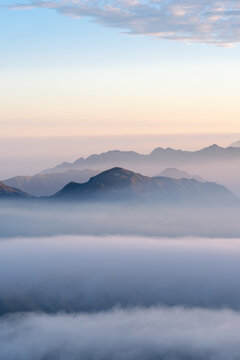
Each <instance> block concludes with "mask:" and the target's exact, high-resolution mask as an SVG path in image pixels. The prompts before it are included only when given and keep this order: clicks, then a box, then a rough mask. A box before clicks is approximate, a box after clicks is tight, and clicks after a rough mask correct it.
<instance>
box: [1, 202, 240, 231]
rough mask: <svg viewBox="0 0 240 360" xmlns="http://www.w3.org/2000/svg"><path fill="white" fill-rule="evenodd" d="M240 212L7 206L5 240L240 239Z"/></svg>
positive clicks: (146, 207) (141, 206) (230, 209)
mask: <svg viewBox="0 0 240 360" xmlns="http://www.w3.org/2000/svg"><path fill="white" fill-rule="evenodd" d="M239 219H240V207H239V206H233V207H227V206H226V207H218V208H216V207H212V206H211V204H210V206H209V207H202V206H197V205H196V206H195V207H193V206H192V207H190V206H177V205H176V206H171V207H170V206H162V207H161V206H156V205H150V204H149V205H147V204H145V205H144V204H138V205H136V204H135V205H134V204H128V205H120V204H119V203H118V204H117V203H115V204H113V203H112V204H111V203H108V204H103V203H96V204H87V203H82V204H78V205H77V204H75V203H68V204H63V203H55V204H54V203H43V204H42V203H39V202H34V201H33V202H31V201H29V202H16V203H15V202H10V201H9V202H2V203H1V205H0V237H1V236H2V237H3V236H5V237H8V236H10V237H11V236H49V235H56V234H89V235H105V234H121V235H123V234H125V235H126V234H133V235H135V234H137V235H141V236H167V237H176V236H200V237H239V236H240V221H239Z"/></svg>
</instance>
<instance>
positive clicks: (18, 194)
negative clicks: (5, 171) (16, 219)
mask: <svg viewBox="0 0 240 360" xmlns="http://www.w3.org/2000/svg"><path fill="white" fill-rule="evenodd" d="M29 197H31V196H30V195H28V194H26V193H25V192H23V191H21V190H19V189H15V188H13V187H11V186H7V185H5V184H3V183H2V182H0V199H27V198H29Z"/></svg>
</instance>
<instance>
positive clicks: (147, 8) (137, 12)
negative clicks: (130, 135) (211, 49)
mask: <svg viewBox="0 0 240 360" xmlns="http://www.w3.org/2000/svg"><path fill="white" fill-rule="evenodd" d="M10 8H12V9H28V8H47V9H53V10H56V11H57V12H59V13H60V14H63V15H66V16H71V17H74V18H81V17H90V18H92V19H93V20H94V21H95V22H97V23H99V24H102V25H105V26H110V27H115V28H119V29H123V30H124V31H126V32H127V33H130V34H133V35H146V36H152V37H155V38H159V39H166V40H173V41H185V42H188V43H203V44H215V45H221V46H234V45H235V44H237V43H239V42H240V4H239V3H238V2H237V1H229V0H213V1H209V0H201V1H198V2H196V1H194V0H170V1H167V0H148V1H146V0H112V1H106V0H103V1H100V0H94V1H92V0H91V1H89V0H54V1H43V0H42V1H29V2H28V3H23V4H14V5H12V6H11V7H10Z"/></svg>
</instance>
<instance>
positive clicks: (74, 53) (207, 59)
mask: <svg viewBox="0 0 240 360" xmlns="http://www.w3.org/2000/svg"><path fill="white" fill-rule="evenodd" d="M30 2H31V1H27V3H30ZM150 2H151V1H150ZM164 2H166V1H165V0H164ZM67 3H70V4H71V5H72V6H71V16H66V13H64V11H65V8H64V6H65V5H64V4H66V2H63V1H62V0H55V1H52V2H49V1H48V2H47V1H43V0H40V1H38V2H37V3H36V2H34V6H33V9H31V10H29V9H26V8H25V7H21V4H22V1H20V0H19V1H12V0H4V5H6V7H2V8H1V11H0V24H1V35H0V46H1V49H2V51H1V57H0V69H1V70H0V72H1V75H2V81H1V84H0V93H1V98H2V107H1V112H0V122H1V129H2V131H1V136H2V137H8V136H9V134H11V136H23V137H26V136H64V135H66V136H73V135H74V136H76V135H81V136H82V135H86V136H90V135H93V136H98V135H99V136H104V135H119V134H122V135H141V136H142V135H144V134H146V135H151V134H154V135H156V134H169V133H170V134H178V133H180V134H185V133H186V134H191V133H221V134H222V133H239V132H240V125H239V116H240V108H239V105H238V104H239V101H238V89H239V81H238V77H237V73H238V71H239V55H240V48H239V46H235V47H226V46H216V45H212V44H209V43H208V38H207V36H209V39H211V38H212V37H213V34H212V32H213V31H212V30H210V31H209V30H207V31H205V32H204V31H202V32H201V31H198V32H196V27H197V26H198V22H197V21H196V19H195V20H194V21H193V23H191V21H192V20H191V19H192V16H191V17H190V20H189V16H188V17H187V20H186V21H185V22H186V23H187V26H188V37H189V39H191V44H189V43H190V40H189V41H187V42H182V41H176V38H177V36H178V35H179V34H180V33H181V31H180V30H181V29H180V30H179V24H178V21H179V20H178V19H179V14H180V17H181V18H182V16H185V15H182V11H183V10H182V8H181V9H180V8H179V5H182V6H185V7H186V3H187V4H188V7H189V6H190V5H191V6H193V5H194V4H195V2H193V1H192V0H187V1H183V0H181V1H178V2H176V0H171V2H169V3H171V4H172V6H174V7H173V8H171V9H173V10H171V11H172V15H171V16H172V18H169V23H171V29H172V30H174V31H175V33H174V34H175V35H174V36H173V38H174V37H175V39H174V40H166V39H164V38H162V37H161V36H160V37H159V36H156V34H159V32H158V29H157V30H156V24H155V23H154V24H153V21H152V18H154V16H153V15H154V14H152V13H151V12H150V10H149V9H148V8H144V11H145V12H144V11H143V10H142V8H141V7H139V6H140V5H141V6H142V5H143V3H144V1H141V0H140V1H139V2H136V1H130V0H113V1H112V4H114V6H115V7H118V8H119V9H120V10H121V11H122V10H124V11H125V10H128V11H130V13H131V19H132V20H131V21H130V22H129V21H128V22H127V21H126V20H125V18H124V21H120V20H121V16H122V15H121V16H120V17H119V16H118V13H119V12H117V16H115V13H116V9H115V8H114V11H113V10H112V8H111V9H110V10H109V8H108V7H106V4H107V5H109V3H110V2H104V1H103V2H100V1H98V0H94V4H95V7H96V9H98V12H97V15H96V14H95V8H93V7H92V4H93V2H90V1H86V0H85V1H82V0H78V1H77V2H75V3H74V4H77V6H75V5H74V4H73V2H72V0H68V1H67ZM102 3H105V8H104V9H103V8H102V5H101V4H102ZM140 3H141V4H140ZM146 3H148V1H145V5H146ZM215 3H219V2H216V1H211V2H209V4H212V5H213V4H215ZM222 3H226V1H224V0H223V1H222ZM232 3H234V2H232ZM49 4H50V5H51V7H53V8H51V9H49V8H48V7H47V5H48V6H49ZM79 4H80V5H81V6H82V4H84V11H85V12H84V15H83V16H82V17H81V18H75V17H74V16H72V15H74V14H73V13H74V12H77V13H79V6H80V5H79ZM129 4H130V5H129ZM134 4H135V5H134ZM139 4H140V5H139ZM198 4H200V5H199V6H202V8H203V5H204V4H206V1H205V0H202V1H200V2H198ZM13 5H14V8H11V6H13ZM145 5H144V6H145ZM7 6H10V8H9V7H7ZM18 6H19V8H18V9H15V8H16V7H18ZM54 7H55V9H54ZM62 7H63V9H62ZM119 9H118V10H119ZM129 9H130V10H129ZM184 9H185V8H184ZM204 9H205V8H204ZM198 10H199V9H197V10H196V9H195V8H194V7H193V10H191V11H194V12H195V13H196V14H197V11H198ZM213 10H214V11H215V12H216V11H219V9H218V10H216V8H214V9H213V8H212V9H211V11H212V12H213ZM81 11H83V10H82V8H81ZM146 11H149V14H146ZM151 11H152V9H151ZM184 11H185V10H184ZM191 11H190V13H191ZM204 11H205V10H204ZM221 11H222V12H223V9H222V10H221ZM121 14H122V13H121ZM176 14H177V15H176ZM196 14H195V15H196ZM207 14H208V13H207ZM236 14H237V10H236ZM68 15H69V14H68ZM156 16H159V17H160V18H159V21H158V22H157V24H158V23H161V15H159V13H157V15H156ZM207 16H209V15H205V17H207ZM211 16H213V15H211ZM214 16H215V15H214ZM109 19H110V20H111V21H110V20H109ZM149 19H150V20H149ZM154 19H155V18H154ZM229 19H230V20H229V21H228V23H229V24H228V29H227V30H228V31H227V30H226V32H227V33H228V34H229V29H231V26H232V28H233V29H235V27H236V26H235V25H236V21H238V15H236V16H235V17H234V18H233V17H230V18H229ZM163 20H164V21H165V23H164V22H163V23H164V24H165V25H164V26H165V27H166V28H167V27H168V25H169V24H168V23H167V22H166V19H165V18H164V17H163ZM109 21H110V22H111V24H110V25H111V26H109ZM154 21H155V20H154ZM199 21H200V20H199ZM204 21H205V20H204ZM209 21H210V20H208V19H207V22H209ZM211 21H212V20H211ZM114 22H115V23H114ZM205 22H206V21H205ZM119 23H120V25H119ZM212 23H213V24H214V25H213V26H215V27H216V26H219V25H215V24H216V21H215V20H214V21H213V22H212ZM124 24H126V25H124ZM136 24H137V25H136ZM113 25H114V26H113ZM205 25H206V24H205ZM124 26H126V27H128V31H131V34H128V33H126V29H125V28H124ZM146 29H148V31H149V32H150V34H149V33H148V32H147V31H146ZM154 29H155V30H156V31H157V32H156V33H154V31H155V30H154ZM163 30H164V29H163ZM214 30H215V28H214ZM234 31H235V32H233V34H232V35H231V40H233V38H234V36H235V38H234V41H236V40H238V39H237V38H236V37H237V32H236V30H234ZM151 32H153V35H152V33H151ZM225 35H226V34H224V33H220V35H218V41H220V42H221V41H223V42H224V41H225V40H226V37H227V36H225ZM214 36H215V35H214ZM228 36H229V35H228ZM215 37H216V36H215ZM205 40H206V41H205ZM199 41H200V42H202V43H199ZM204 42H207V43H204ZM224 45H226V44H224Z"/></svg>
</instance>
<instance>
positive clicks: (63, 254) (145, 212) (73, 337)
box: [0, 201, 240, 360]
mask: <svg viewBox="0 0 240 360" xmlns="http://www.w3.org/2000/svg"><path fill="white" fill-rule="evenodd" d="M239 215H240V211H239V208H238V207H232V208H218V209H216V208H214V207H211V206H209V207H208V208H204V207H198V208H197V207H191V208H190V207H180V206H178V207H177V206H175V207H165V208H163V207H159V206H150V205H148V206H147V205H138V206H136V205H133V204H130V205H128V206H124V205H119V204H115V205H114V204H108V205H107V204H95V205H94V204H91V205H90V204H81V205H76V204H70V203H69V204H68V205H64V206H63V204H62V203H58V204H50V203H46V204H39V203H38V202H34V201H33V202H29V203H28V204H27V203H25V202H19V203H14V202H6V203H2V205H1V207H0V359H4V360H32V359H34V360H136V359H138V360H156V359H158V360H161V359H164V360H186V359H188V360H192V359H194V360H196V359H197V360H200V359H201V360H203V359H204V360H206V359H207V360H208V359H209V360H235V359H236V360H238V359H239V354H240V345H239V344H240V335H239V334H240V287H239V279H240V222H239V218H240V217H239Z"/></svg>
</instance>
